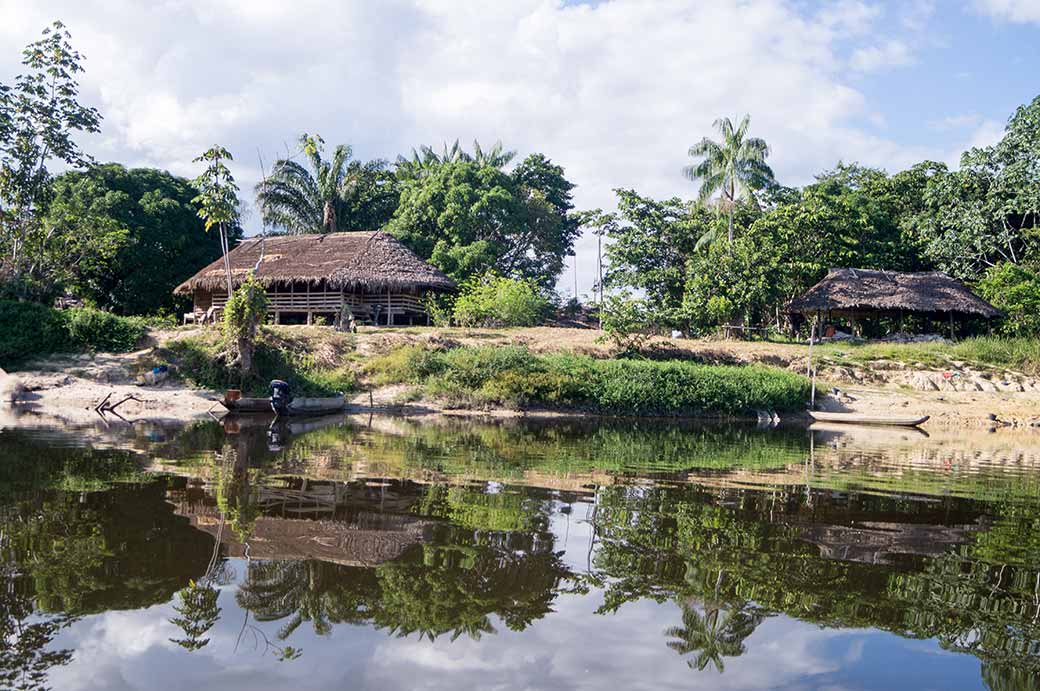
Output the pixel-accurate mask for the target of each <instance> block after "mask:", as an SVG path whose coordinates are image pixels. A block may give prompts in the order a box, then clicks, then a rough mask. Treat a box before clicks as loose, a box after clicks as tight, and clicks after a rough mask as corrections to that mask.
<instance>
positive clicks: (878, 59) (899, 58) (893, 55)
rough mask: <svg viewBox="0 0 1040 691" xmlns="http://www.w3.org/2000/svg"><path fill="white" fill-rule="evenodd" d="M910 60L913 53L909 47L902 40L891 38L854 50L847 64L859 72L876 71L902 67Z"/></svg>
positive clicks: (911, 60)
mask: <svg viewBox="0 0 1040 691" xmlns="http://www.w3.org/2000/svg"><path fill="white" fill-rule="evenodd" d="M911 62H913V53H912V52H911V50H910V47H909V46H907V45H906V44H905V43H904V42H902V41H899V40H891V41H887V42H885V43H883V44H881V45H877V46H870V47H867V48H860V49H858V50H856V51H855V52H854V53H853V54H852V59H851V60H850V61H849V64H850V66H851V67H852V69H854V70H857V71H859V72H876V71H878V70H881V69H885V68H890V67H902V66H904V65H909V64H910V63H911Z"/></svg>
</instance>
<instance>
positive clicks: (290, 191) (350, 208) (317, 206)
mask: <svg viewBox="0 0 1040 691" xmlns="http://www.w3.org/2000/svg"><path fill="white" fill-rule="evenodd" d="M324 149H325V141H324V140H323V139H322V138H321V137H320V136H316V135H315V136H311V135H308V134H304V135H302V136H301V137H300V153H301V154H302V155H303V157H304V159H305V161H306V164H307V165H303V164H301V163H298V162H297V161H295V160H293V159H292V158H285V159H281V160H279V161H276V162H275V164H274V168H273V170H272V171H271V176H270V177H269V178H268V179H267V180H266V181H265V182H263V183H260V184H258V185H257V186H256V201H257V206H258V207H259V208H260V209H261V213H262V214H263V216H264V220H265V221H266V222H268V223H271V224H274V225H278V226H281V227H282V228H285V230H287V231H288V232H290V233H294V234H301V233H334V232H336V231H340V230H357V228H355V227H352V226H354V225H355V224H354V222H353V221H354V220H355V219H353V218H351V216H352V212H353V214H354V215H357V216H360V217H366V216H368V215H369V214H367V213H365V209H363V208H362V209H358V208H356V207H358V206H359V204H360V205H361V206H364V204H366V203H369V200H366V199H361V196H362V195H363V193H364V191H365V189H366V188H373V189H374V188H378V187H379V184H380V183H379V180H378V178H379V177H380V176H381V175H382V174H383V173H384V171H385V170H386V162H385V161H381V160H375V161H368V162H361V161H352V160H351V158H352V156H353V151H352V150H351V148H350V146H348V145H346V144H340V145H338V146H336V148H335V149H333V151H332V158H330V159H328V160H326V159H324V158H323V157H322V153H323V151H324ZM374 196H378V195H374ZM371 203H373V204H375V203H380V200H378V199H375V200H372V201H371Z"/></svg>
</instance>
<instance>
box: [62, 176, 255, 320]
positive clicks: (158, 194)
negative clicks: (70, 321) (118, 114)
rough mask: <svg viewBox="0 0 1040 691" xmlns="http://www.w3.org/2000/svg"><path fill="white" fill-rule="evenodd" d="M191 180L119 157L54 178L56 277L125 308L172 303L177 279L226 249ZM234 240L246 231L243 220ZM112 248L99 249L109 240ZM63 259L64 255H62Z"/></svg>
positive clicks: (80, 293)
mask: <svg viewBox="0 0 1040 691" xmlns="http://www.w3.org/2000/svg"><path fill="white" fill-rule="evenodd" d="M196 194H197V191H196V190H195V188H193V187H192V186H191V183H190V181H188V180H186V179H184V178H180V177H177V176H175V175H171V174H170V173H168V172H166V171H162V170H155V169H152V168H131V169H127V168H124V167H123V166H121V165H119V164H118V163H107V164H104V165H97V166H92V167H91V168H89V169H88V170H86V171H82V172H80V171H73V172H68V173H65V174H63V175H60V176H58V177H57V178H55V181H54V192H53V198H52V200H51V202H50V204H49V206H48V208H47V214H46V216H45V218H44V224H45V225H46V226H47V227H49V228H51V229H52V231H53V241H52V242H51V243H50V247H49V248H48V249H47V251H48V252H54V253H55V257H54V259H53V260H48V261H53V263H55V264H56V265H58V264H60V266H57V267H56V268H57V272H56V277H57V278H58V279H59V280H60V282H61V283H62V285H63V287H64V289H65V290H68V291H69V292H70V293H72V294H73V295H76V296H77V297H81V298H84V299H86V300H88V301H90V302H92V303H94V304H96V305H97V306H98V307H100V308H102V309H105V310H111V311H113V312H117V313H120V314H146V313H150V312H154V311H155V310H157V309H160V308H164V309H171V310H172V309H173V308H174V306H175V299H174V296H173V293H172V291H173V289H174V287H175V286H176V285H177V284H178V283H180V282H181V281H183V280H185V279H186V278H188V277H189V276H191V275H192V274H193V273H194V272H195V271H197V270H198V268H199V267H200V266H205V265H206V264H208V263H209V262H211V261H213V260H214V259H216V258H218V257H220V256H221V254H222V251H223V250H222V247H221V244H220V240H219V238H218V237H216V234H214V233H207V232H206V230H205V226H204V224H203V221H202V219H200V218H199V217H198V215H197V214H196V209H195V206H194V204H193V203H192V199H193V198H194V197H195V195H196ZM228 234H229V237H230V239H231V241H235V240H237V239H238V238H239V237H241V228H240V226H239V225H238V224H237V223H236V224H234V225H232V226H230V227H229V228H228ZM105 238H107V241H106V242H105V243H104V246H105V247H109V246H110V247H111V249H112V251H111V252H110V253H108V254H106V253H101V252H98V251H97V248H98V246H99V245H102V241H103V240H105ZM59 260H60V261H59Z"/></svg>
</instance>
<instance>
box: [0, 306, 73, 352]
mask: <svg viewBox="0 0 1040 691" xmlns="http://www.w3.org/2000/svg"><path fill="white" fill-rule="evenodd" d="M0 324H2V325H3V326H2V327H0V367H10V366H11V365H15V364H18V363H20V362H22V361H24V360H26V359H28V358H30V357H32V356H42V355H49V354H50V353H57V352H63V351H68V350H71V342H70V340H69V334H68V331H67V330H66V328H65V321H64V320H63V319H62V318H61V316H60V313H59V312H58V311H57V310H53V309H51V308H49V307H45V306H44V305H40V304H37V303H35V302H13V301H9V300H4V301H0Z"/></svg>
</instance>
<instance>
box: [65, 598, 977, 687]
mask: <svg viewBox="0 0 1040 691" xmlns="http://www.w3.org/2000/svg"><path fill="white" fill-rule="evenodd" d="M220 603H221V607H222V613H221V618H220V620H219V621H218V622H217V624H216V626H214V627H213V629H212V630H211V631H210V639H211V641H210V644H209V645H208V646H206V647H205V648H203V649H202V650H200V651H198V652H196V653H191V654H189V653H186V652H185V651H184V650H182V649H181V648H179V647H177V646H176V645H174V644H172V643H170V642H169V641H168V639H169V638H171V637H173V636H175V635H176V633H177V629H176V628H175V627H174V626H173V625H171V624H169V623H168V621H167V620H168V619H169V618H170V617H171V616H173V609H172V607H171V606H170V605H161V606H156V607H150V608H148V609H143V610H133V611H125V612H107V613H104V614H100V615H97V616H93V617H88V618H86V619H84V620H81V621H79V622H78V623H76V624H75V625H74V626H73V627H72V628H71V629H70V630H69V631H67V632H65V633H64V634H63V635H62V637H61V639H60V640H59V641H57V645H60V646H67V647H72V648H75V649H76V656H75V658H74V660H73V662H72V664H70V665H69V666H68V667H65V668H58V669H56V670H54V672H53V673H52V675H51V679H50V683H51V685H52V686H53V687H54V688H55V689H61V690H63V691H65V690H68V691H80V690H81V689H83V690H85V689H112V690H114V691H130V690H133V691H139V690H140V691H145V690H147V691H154V690H157V689H171V690H176V691H207V690H209V689H213V690H219V691H238V690H241V691H263V690H266V689H286V688H292V689H298V690H300V691H305V690H308V689H314V690H319V689H320V690H321V691H327V690H328V689H339V688H369V689H397V688H400V689H440V688H446V689H448V688H450V689H457V688H531V689H533V688H539V689H543V688H568V689H570V688H590V689H591V688H596V689H601V688H603V687H607V688H608V689H610V690H611V691H612V690H614V689H638V688H653V689H662V688H682V689H691V688H693V689H697V688H701V689H721V690H728V689H734V690H735V689H763V688H789V689H799V688H814V689H816V688H829V689H841V688H850V689H851V688H872V687H874V686H876V684H874V685H871V684H870V683H869V682H868V681H865V680H868V679H869V678H870V677H871V674H872V673H873V671H874V670H877V669H879V668H882V667H889V668H891V667H892V666H893V665H894V664H897V662H893V661H892V660H891V656H892V655H897V656H901V658H899V661H909V660H912V661H913V665H912V666H914V667H916V668H918V674H919V675H921V676H922V678H927V677H928V675H929V674H932V673H934V671H935V670H938V669H942V670H944V671H947V670H950V669H954V670H963V669H966V668H971V669H973V670H977V664H978V663H977V661H975V660H973V659H971V658H967V657H966V656H954V655H949V654H944V655H921V653H922V652H926V651H928V652H934V651H935V650H936V649H937V646H936V645H935V644H934V643H932V642H928V641H905V640H903V639H900V638H898V637H896V636H893V635H891V634H886V633H880V632H872V631H865V630H839V629H823V628H819V627H817V626H814V625H812V624H807V623H804V622H800V621H797V620H794V619H789V618H787V617H783V616H777V617H771V618H769V619H767V620H765V621H764V622H763V623H762V624H761V625H760V626H759V627H758V629H757V630H756V631H755V633H754V634H752V635H751V637H750V638H749V639H748V640H747V647H748V652H747V653H746V654H744V655H742V656H740V657H736V658H725V662H726V671H725V673H724V674H721V675H720V674H718V673H717V672H715V671H714V669H713V668H712V667H710V666H709V667H708V669H707V670H705V671H703V672H697V671H696V670H693V669H690V668H689V667H688V666H687V664H686V660H687V659H688V658H684V657H682V656H680V655H677V654H676V653H675V652H673V651H672V650H670V649H669V648H668V647H667V646H666V643H667V641H668V637H667V636H665V634H664V631H665V630H666V629H667V628H669V627H671V626H675V625H677V624H679V623H680V617H681V610H680V608H679V607H678V606H676V605H675V604H674V603H671V602H666V603H661V604H659V603H656V602H653V601H649V600H643V601H639V602H633V603H628V604H625V605H623V606H622V607H621V608H620V609H619V610H618V611H617V612H616V613H614V614H611V615H597V614H595V609H596V608H597V607H598V606H599V605H600V604H601V603H602V599H601V597H600V596H599V594H593V595H590V596H588V597H582V596H575V595H568V596H563V597H561V598H559V599H558V600H557V601H556V606H555V610H556V611H555V612H553V613H551V614H549V615H548V616H546V617H545V618H544V619H541V620H539V621H536V622H534V624H533V625H532V626H531V627H529V628H528V629H527V630H526V631H523V632H515V631H510V630H508V629H507V628H506V627H505V626H504V625H503V624H502V622H501V621H499V620H494V621H493V623H494V625H495V628H496V629H498V631H499V633H498V634H497V635H488V636H484V637H482V638H481V640H479V641H474V640H470V639H468V638H465V637H462V638H459V639H457V640H456V641H455V642H454V643H453V642H451V641H450V636H441V637H440V638H438V639H437V640H436V641H434V642H432V643H431V642H430V641H428V640H425V639H423V640H420V639H418V638H417V637H416V636H414V635H413V636H411V637H408V638H396V637H393V636H388V635H387V634H386V633H385V632H382V631H376V630H373V629H372V628H370V627H364V626H348V625H338V626H336V627H335V628H334V629H333V632H332V634H331V635H330V636H327V637H319V636H316V635H315V634H314V633H313V631H312V630H310V629H309V628H307V627H301V628H300V629H299V630H297V632H296V633H295V634H293V636H292V637H291V639H290V640H289V641H288V643H289V644H291V645H293V646H296V647H300V648H303V650H304V653H303V657H302V658H300V659H299V660H296V661H292V662H288V663H279V662H277V661H276V660H275V658H274V656H273V655H270V654H267V655H264V654H263V645H262V643H261V644H260V646H259V648H254V645H253V640H252V638H251V637H250V636H249V634H247V635H246V636H245V637H244V639H243V643H242V645H241V646H240V648H239V651H238V652H237V653H233V649H234V647H235V641H236V639H237V638H238V635H239V631H240V629H241V626H242V610H241V609H239V608H238V606H237V604H236V603H235V601H234V597H233V589H228V588H225V589H223V592H222V594H221V600H220ZM279 625H280V624H279V623H277V622H267V623H260V624H258V626H260V627H261V628H262V629H263V630H264V631H266V632H267V633H268V635H270V636H273V632H274V631H275V630H276V629H277V628H278V626H279ZM963 678H964V679H966V680H967V683H969V684H970V683H977V680H978V674H977V671H973V672H969V673H967V675H966V676H964V677H963ZM850 679H855V680H856V682H855V683H852V682H850Z"/></svg>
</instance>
